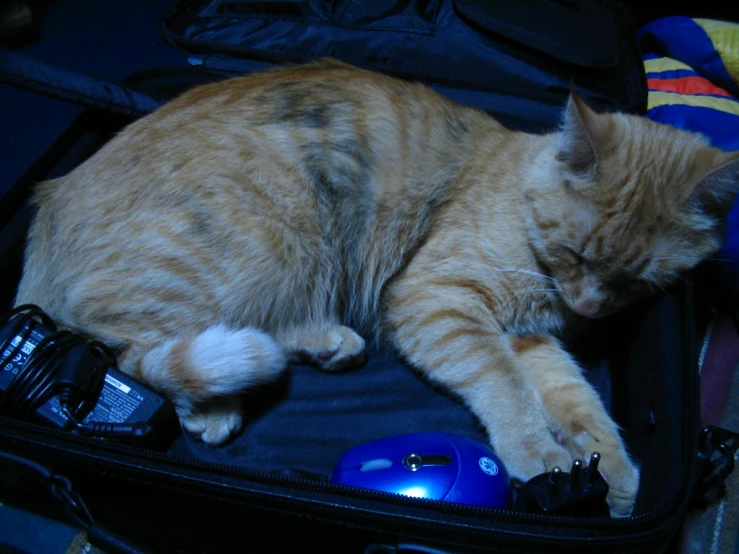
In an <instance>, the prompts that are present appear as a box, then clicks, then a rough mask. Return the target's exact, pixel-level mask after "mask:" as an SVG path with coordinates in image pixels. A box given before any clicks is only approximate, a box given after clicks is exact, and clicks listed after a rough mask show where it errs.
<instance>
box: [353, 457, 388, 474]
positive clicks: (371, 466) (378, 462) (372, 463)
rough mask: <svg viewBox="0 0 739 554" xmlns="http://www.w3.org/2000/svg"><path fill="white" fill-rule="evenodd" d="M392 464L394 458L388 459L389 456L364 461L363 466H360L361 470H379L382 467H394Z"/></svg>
mask: <svg viewBox="0 0 739 554" xmlns="http://www.w3.org/2000/svg"><path fill="white" fill-rule="evenodd" d="M392 465H393V462H392V460H388V459H387V458H378V459H375V460H369V461H367V462H364V463H363V464H362V465H361V466H359V471H378V470H381V469H387V468H389V467H392Z"/></svg>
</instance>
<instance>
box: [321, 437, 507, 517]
mask: <svg viewBox="0 0 739 554" xmlns="http://www.w3.org/2000/svg"><path fill="white" fill-rule="evenodd" d="M331 482H333V483H336V484H340V485H349V486H353V487H360V488H364V489H373V490H377V491H384V492H391V493H396V494H401V495H405V496H412V497H416V498H427V499H431V500H444V501H447V502H456V503H458V504H470V505H472V506H480V507H484V508H498V509H506V508H507V507H509V505H510V502H511V488H510V482H509V478H508V472H507V471H506V469H505V467H504V466H503V464H502V463H501V461H500V460H499V459H498V457H497V456H496V455H495V454H494V453H493V451H492V450H491V449H490V448H489V447H487V446H486V445H484V444H482V443H480V442H478V441H476V440H473V439H470V438H468V437H465V436H462V435H455V434H447V433H412V434H408V435H397V436H393V437H388V438H384V439H380V440H376V441H372V442H368V443H365V444H361V445H359V446H355V447H354V448H350V449H349V450H347V451H346V452H345V453H344V455H343V456H342V457H341V459H340V460H339V462H338V463H337V464H336V466H335V468H334V471H333V473H332V475H331Z"/></svg>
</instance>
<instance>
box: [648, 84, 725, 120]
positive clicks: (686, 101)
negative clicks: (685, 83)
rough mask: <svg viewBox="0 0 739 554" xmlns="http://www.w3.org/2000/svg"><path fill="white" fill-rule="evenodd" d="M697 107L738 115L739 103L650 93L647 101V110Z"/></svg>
mask: <svg viewBox="0 0 739 554" xmlns="http://www.w3.org/2000/svg"><path fill="white" fill-rule="evenodd" d="M674 105H683V106H698V107H701V108H711V109H714V110H719V111H722V112H726V113H731V114H735V115H739V102H737V101H736V100H732V99H730V98H714V97H713V96H693V95H689V94H679V93H677V92H664V91H661V90H659V91H650V92H649V98H648V100H647V109H650V110H651V109H652V108H656V107H657V106H674Z"/></svg>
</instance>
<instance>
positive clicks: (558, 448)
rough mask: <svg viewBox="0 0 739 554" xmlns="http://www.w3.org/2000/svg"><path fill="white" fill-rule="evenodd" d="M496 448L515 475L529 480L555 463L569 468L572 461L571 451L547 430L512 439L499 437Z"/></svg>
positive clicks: (565, 468)
mask: <svg viewBox="0 0 739 554" xmlns="http://www.w3.org/2000/svg"><path fill="white" fill-rule="evenodd" d="M496 443H497V444H493V449H494V450H495V453H496V454H497V455H498V457H499V458H500V459H501V461H502V462H503V465H504V466H505V468H506V471H507V472H508V475H509V476H510V477H511V479H518V480H520V481H522V482H524V483H525V482H526V481H528V480H529V479H531V478H533V477H536V476H537V475H540V474H542V473H546V472H548V471H552V469H554V468H555V467H558V468H560V469H561V470H562V471H567V470H568V469H569V468H570V466H571V465H572V462H573V458H572V456H571V455H570V453H569V452H568V451H567V450H566V449H565V448H564V447H563V446H562V445H561V444H559V443H558V442H557V441H556V439H555V438H554V436H553V435H552V434H551V433H549V432H548V431H546V430H543V431H542V432H541V433H537V434H533V433H532V434H531V435H530V436H527V435H523V436H516V437H512V440H508V441H506V440H498V441H496Z"/></svg>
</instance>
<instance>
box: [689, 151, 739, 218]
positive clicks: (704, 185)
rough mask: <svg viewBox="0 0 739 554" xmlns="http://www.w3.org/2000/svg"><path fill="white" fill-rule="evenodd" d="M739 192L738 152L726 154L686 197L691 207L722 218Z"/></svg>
mask: <svg viewBox="0 0 739 554" xmlns="http://www.w3.org/2000/svg"><path fill="white" fill-rule="evenodd" d="M738 192H739V154H737V153H735V154H733V155H729V156H726V158H725V159H724V160H723V162H722V163H720V165H719V166H718V167H716V168H715V169H713V170H712V171H711V172H710V173H708V174H707V175H706V176H704V177H703V178H702V179H701V180H700V181H698V183H697V184H696V185H695V187H694V188H693V191H692V192H691V194H690V197H689V198H688V203H689V205H690V206H692V207H698V208H699V209H701V210H702V211H704V212H706V213H708V214H709V215H712V216H715V217H718V218H723V217H725V216H726V214H727V213H728V212H729V210H730V209H731V206H732V205H733V203H734V200H735V198H736V195H737V193H738Z"/></svg>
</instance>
